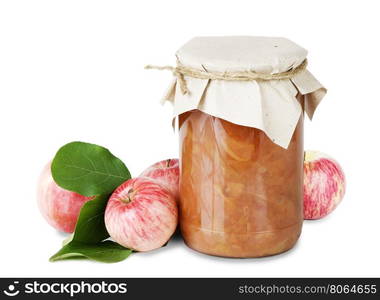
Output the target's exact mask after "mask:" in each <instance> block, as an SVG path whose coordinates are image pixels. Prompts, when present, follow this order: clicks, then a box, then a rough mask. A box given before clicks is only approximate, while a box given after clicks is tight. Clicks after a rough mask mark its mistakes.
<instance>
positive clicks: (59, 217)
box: [37, 163, 93, 233]
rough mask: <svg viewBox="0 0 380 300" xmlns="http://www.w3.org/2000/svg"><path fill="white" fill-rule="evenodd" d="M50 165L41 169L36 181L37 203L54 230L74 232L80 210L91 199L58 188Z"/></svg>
mask: <svg viewBox="0 0 380 300" xmlns="http://www.w3.org/2000/svg"><path fill="white" fill-rule="evenodd" d="M50 168H51V163H48V164H47V165H46V166H45V168H44V169H43V171H42V173H41V175H40V178H39V180H38V188H37V201H38V206H39V209H40V211H41V213H42V215H43V216H44V218H45V219H46V221H47V222H48V223H49V224H50V225H51V226H53V227H54V228H55V229H57V230H59V231H63V232H67V233H72V232H74V229H75V225H76V223H77V220H78V217H79V212H80V209H81V208H82V206H83V204H85V203H86V202H87V201H89V200H91V199H93V197H85V196H82V195H79V194H77V193H75V192H71V191H68V190H65V189H63V188H61V187H59V186H58V185H57V184H56V183H55V182H54V179H53V176H52V175H51V170H50Z"/></svg>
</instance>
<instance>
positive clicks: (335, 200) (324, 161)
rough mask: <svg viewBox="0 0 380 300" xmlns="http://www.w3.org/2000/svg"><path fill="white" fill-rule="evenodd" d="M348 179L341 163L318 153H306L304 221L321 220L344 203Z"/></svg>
mask: <svg viewBox="0 0 380 300" xmlns="http://www.w3.org/2000/svg"><path fill="white" fill-rule="evenodd" d="M345 190H346V179H345V176H344V173H343V170H342V168H341V166H340V165H339V163H338V162H337V161H336V160H334V159H333V158H331V157H329V156H328V155H326V154H324V153H322V152H318V151H305V160H304V219H305V220H315V219H320V218H323V217H325V216H326V215H328V214H329V213H331V212H332V211H333V210H334V209H335V208H336V207H337V205H338V204H339V203H340V202H341V201H342V199H343V196H344V193H345Z"/></svg>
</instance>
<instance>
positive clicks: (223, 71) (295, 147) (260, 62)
mask: <svg viewBox="0 0 380 300" xmlns="http://www.w3.org/2000/svg"><path fill="white" fill-rule="evenodd" d="M306 56H307V51H306V50H305V49H303V48H302V47H300V46H298V45H296V44H295V43H293V42H291V41H289V40H287V39H284V38H269V37H249V36H233V37H198V38H194V39H192V40H190V41H189V42H188V43H186V44H185V45H184V46H182V47H181V48H180V49H179V50H178V51H177V53H176V57H177V66H176V67H162V68H160V69H166V70H170V71H172V72H173V74H174V76H175V79H174V81H173V83H172V84H171V86H170V87H169V90H168V92H167V94H166V96H165V98H164V100H166V101H169V102H172V104H173V106H174V116H175V118H177V119H178V131H179V138H180V199H179V215H180V221H179V223H180V227H181V232H182V235H183V238H184V240H185V243H186V244H187V245H188V246H189V247H191V248H193V249H195V250H197V251H200V252H203V253H207V254H211V255H217V256H226V257H261V256H267V255H273V254H277V253H281V252H284V251H286V250H288V249H290V248H292V247H293V246H294V244H295V243H296V241H297V240H298V238H299V236H300V234H301V228H302V222H303V215H302V211H303V207H302V204H303V195H302V191H303V155H304V154H303V153H304V150H303V120H304V112H306V113H307V115H308V116H309V118H312V116H313V113H314V111H315V109H316V107H317V106H318V104H319V103H320V101H321V100H322V98H323V96H324V95H325V93H326V89H325V88H324V87H323V86H322V85H321V84H320V83H319V82H318V81H317V80H316V79H315V78H314V76H313V75H312V74H311V73H310V72H309V71H308V70H307V69H306V65H307V60H306ZM149 68H154V67H151V66H150V67H149Z"/></svg>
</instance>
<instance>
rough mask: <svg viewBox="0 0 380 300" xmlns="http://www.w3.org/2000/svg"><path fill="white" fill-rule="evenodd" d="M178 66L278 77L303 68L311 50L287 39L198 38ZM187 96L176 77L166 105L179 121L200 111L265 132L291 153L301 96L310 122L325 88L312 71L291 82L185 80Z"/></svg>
mask: <svg viewBox="0 0 380 300" xmlns="http://www.w3.org/2000/svg"><path fill="white" fill-rule="evenodd" d="M176 56H177V60H178V63H180V64H181V65H184V66H188V67H193V68H196V69H199V70H207V71H212V72H225V71H227V72H235V71H255V72H257V73H265V74H275V73H282V72H286V71H288V70H290V69H292V68H296V67H297V66H299V65H300V64H301V63H302V62H303V61H304V60H305V59H306V56H307V51H306V50H305V49H303V48H302V47H300V46H298V45H297V44H295V43H293V42H291V41H290V40H287V39H285V38H274V37H251V36H231V37H196V38H193V39H192V40H190V41H189V42H188V43H186V44H185V45H184V46H182V47H181V48H180V49H179V50H178V51H177V53H176ZM184 79H185V81H186V85H187V88H188V90H189V93H187V94H183V93H182V92H181V90H180V88H179V84H177V79H176V78H175V79H174V81H173V82H172V84H171V85H170V86H169V89H168V91H167V92H166V94H165V96H164V98H163V101H164V102H165V101H170V102H172V104H173V106H174V117H177V116H178V115H180V114H182V113H184V112H186V111H190V110H194V109H198V110H200V111H203V112H205V113H207V114H209V115H212V116H215V117H219V118H222V119H224V120H227V121H229V122H232V123H235V124H239V125H243V126H249V127H254V128H258V129H261V130H263V131H264V132H265V133H266V134H267V136H268V137H269V138H270V139H271V140H272V141H273V142H274V143H276V144H278V145H279V146H281V147H283V148H287V147H288V145H289V142H290V140H291V138H292V135H293V132H294V130H295V128H296V125H297V123H298V120H299V118H300V116H301V113H302V107H301V105H300V103H299V102H298V100H297V98H296V96H297V94H298V93H300V94H302V95H304V96H305V111H306V113H307V114H308V116H309V118H310V119H311V118H312V116H313V114H314V111H315V109H316V108H317V106H318V104H319V103H320V101H321V100H322V98H323V97H324V95H325V94H326V89H325V88H324V87H323V86H322V85H321V84H320V83H319V82H318V80H317V79H316V78H315V77H314V76H313V75H312V74H311V73H310V72H309V71H308V70H304V71H302V72H300V73H298V74H297V75H295V76H294V77H293V78H291V79H282V80H268V81H264V80H253V81H226V80H210V79H198V78H193V77H188V76H185V77H184Z"/></svg>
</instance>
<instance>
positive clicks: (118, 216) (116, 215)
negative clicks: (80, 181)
mask: <svg viewBox="0 0 380 300" xmlns="http://www.w3.org/2000/svg"><path fill="white" fill-rule="evenodd" d="M104 220H105V224H106V228H107V231H108V233H109V235H110V236H111V238H112V239H113V240H114V241H115V242H117V243H118V244H120V245H122V246H124V247H126V248H129V249H133V250H136V251H149V250H153V249H157V248H160V247H161V246H163V245H164V244H165V243H166V242H167V241H168V240H169V239H170V237H171V236H172V235H173V233H174V231H175V229H176V227H177V223H178V209H177V204H176V201H175V199H174V195H173V194H172V193H171V192H170V191H169V190H168V189H166V188H165V187H164V186H162V185H161V184H159V183H158V182H157V181H155V180H153V179H150V178H147V177H137V178H134V179H129V180H127V181H126V182H124V183H123V184H122V185H120V186H119V187H118V188H117V189H116V190H115V191H114V193H113V194H112V195H111V197H110V199H109V201H108V204H107V207H106V211H105V216H104Z"/></svg>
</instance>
